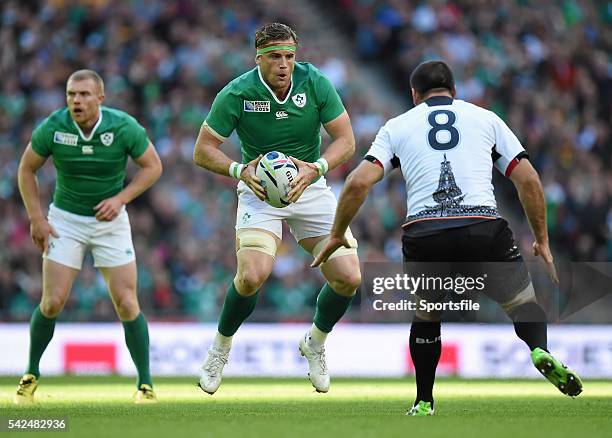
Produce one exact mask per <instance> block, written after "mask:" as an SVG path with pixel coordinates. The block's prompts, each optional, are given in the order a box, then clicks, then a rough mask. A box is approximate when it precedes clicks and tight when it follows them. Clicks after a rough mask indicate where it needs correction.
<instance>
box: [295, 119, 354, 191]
mask: <svg viewBox="0 0 612 438" xmlns="http://www.w3.org/2000/svg"><path fill="white" fill-rule="evenodd" d="M323 127H324V128H325V131H326V132H327V133H328V134H329V136H330V137H331V138H332V143H331V144H330V145H329V146H328V147H327V149H326V150H325V153H324V154H323V155H322V158H324V159H325V160H326V161H327V164H328V165H329V168H328V170H332V169H334V168H335V167H338V166H339V165H341V164H342V163H344V162H346V161H347V160H348V159H349V158H351V157H352V156H353V154H354V153H355V136H354V134H353V128H352V126H351V120H350V118H349V115H348V113H347V112H346V111H344V112H343V113H342V114H340V115H339V116H338V117H336V118H335V119H334V120H332V121H331V122H328V123H326V124H325V125H323ZM291 159H292V161H293V162H294V163H295V165H296V166H297V168H298V171H299V172H298V176H297V178H296V179H295V180H294V182H293V189H291V191H290V192H289V202H296V201H297V200H298V199H299V198H300V196H301V195H302V193H304V190H306V188H307V187H308V186H309V185H310V184H311V183H312V182H313V181H314V180H315V179H317V178H318V177H319V171H318V168H317V166H316V165H315V164H314V163H306V162H304V161H300V160H298V159H297V158H293V157H291Z"/></svg>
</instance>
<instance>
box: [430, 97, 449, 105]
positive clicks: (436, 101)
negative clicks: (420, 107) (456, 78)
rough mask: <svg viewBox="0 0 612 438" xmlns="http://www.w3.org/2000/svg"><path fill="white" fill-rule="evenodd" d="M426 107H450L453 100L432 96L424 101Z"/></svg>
mask: <svg viewBox="0 0 612 438" xmlns="http://www.w3.org/2000/svg"><path fill="white" fill-rule="evenodd" d="M425 103H426V104H427V106H439V105H452V104H453V98H452V97H448V96H432V97H430V98H429V99H426V100H425Z"/></svg>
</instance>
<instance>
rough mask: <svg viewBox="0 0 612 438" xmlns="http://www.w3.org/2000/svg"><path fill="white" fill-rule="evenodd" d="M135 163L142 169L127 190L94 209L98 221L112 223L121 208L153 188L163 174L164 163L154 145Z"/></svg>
mask: <svg viewBox="0 0 612 438" xmlns="http://www.w3.org/2000/svg"><path fill="white" fill-rule="evenodd" d="M134 162H135V163H136V164H137V165H138V167H139V168H140V169H139V170H138V172H136V175H134V178H133V179H132V181H131V182H130V183H129V184H128V185H127V186H125V188H124V189H123V190H122V191H120V192H119V193H117V194H116V195H115V196H112V197H110V198H108V199H104V200H103V201H101V202H100V203H99V204H98V205H96V206H95V207H94V210H96V219H98V220H99V221H112V220H113V219H115V218H116V217H117V216H118V215H119V213H120V212H121V207H123V206H124V205H126V204H129V203H130V202H132V200H134V199H135V198H136V197H138V196H139V195H141V194H142V193H143V192H144V191H145V190H147V189H148V188H149V187H151V186H152V185H153V184H154V183H155V181H157V180H158V179H159V177H160V176H161V174H162V163H161V160H160V159H159V155H157V151H156V150H155V147H154V146H153V144H152V143H149V145H148V147H147V150H146V151H145V152H144V153H143V154H142V155H141V156H140V157H138V158H136V159H135V160H134Z"/></svg>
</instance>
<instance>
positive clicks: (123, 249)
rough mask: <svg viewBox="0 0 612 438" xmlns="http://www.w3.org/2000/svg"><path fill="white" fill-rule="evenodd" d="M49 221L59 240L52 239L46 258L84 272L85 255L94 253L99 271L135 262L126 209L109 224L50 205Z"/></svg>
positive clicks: (44, 255)
mask: <svg viewBox="0 0 612 438" xmlns="http://www.w3.org/2000/svg"><path fill="white" fill-rule="evenodd" d="M47 220H48V221H49V223H50V224H51V226H53V228H54V229H55V231H57V234H59V237H58V238H56V237H53V236H49V248H48V250H47V252H46V253H45V254H43V257H45V258H47V259H49V260H53V261H54V262H57V263H60V264H62V265H65V266H69V267H71V268H74V269H81V267H82V265H83V258H84V257H85V252H86V251H87V250H88V249H91V253H92V255H93V259H94V266H95V267H96V268H112V267H115V266H121V265H125V264H127V263H130V262H132V261H133V260H135V259H136V256H135V254H134V245H133V243H132V230H131V228H130V220H129V218H128V214H127V211H126V210H125V207H123V208H122V210H121V212H120V213H119V215H118V216H117V217H116V218H115V219H114V220H112V221H110V222H102V221H99V220H97V219H96V218H95V217H94V216H81V215H78V214H74V213H70V212H68V211H66V210H61V209H59V208H57V207H56V206H54V205H53V204H51V206H50V207H49V216H48V217H47Z"/></svg>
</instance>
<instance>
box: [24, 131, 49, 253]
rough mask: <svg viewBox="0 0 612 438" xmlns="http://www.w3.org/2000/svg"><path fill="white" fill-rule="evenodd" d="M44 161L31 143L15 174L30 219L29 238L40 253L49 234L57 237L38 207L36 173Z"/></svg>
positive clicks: (45, 245) (45, 248) (44, 247)
mask: <svg viewBox="0 0 612 438" xmlns="http://www.w3.org/2000/svg"><path fill="white" fill-rule="evenodd" d="M45 161H47V158H46V157H43V156H40V155H38V154H37V153H36V152H34V150H33V149H32V143H29V144H28V146H27V147H26V149H25V151H24V153H23V155H22V156H21V161H20V162H19V170H18V173H17V181H18V184H19V193H21V198H22V199H23V204H24V205H25V208H26V211H27V213H28V218H29V219H30V236H31V237H32V242H34V245H36V247H37V248H38V249H40V250H41V251H42V252H46V251H47V245H48V243H49V234H51V235H53V236H55V237H59V236H58V234H57V232H56V231H55V230H54V229H53V227H52V226H51V225H50V224H49V222H47V219H45V217H44V216H43V213H42V208H41V207H40V196H39V191H38V181H37V180H36V172H37V171H38V169H40V168H41V167H42V165H43V164H45Z"/></svg>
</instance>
